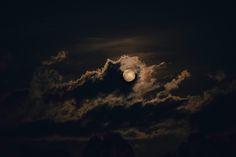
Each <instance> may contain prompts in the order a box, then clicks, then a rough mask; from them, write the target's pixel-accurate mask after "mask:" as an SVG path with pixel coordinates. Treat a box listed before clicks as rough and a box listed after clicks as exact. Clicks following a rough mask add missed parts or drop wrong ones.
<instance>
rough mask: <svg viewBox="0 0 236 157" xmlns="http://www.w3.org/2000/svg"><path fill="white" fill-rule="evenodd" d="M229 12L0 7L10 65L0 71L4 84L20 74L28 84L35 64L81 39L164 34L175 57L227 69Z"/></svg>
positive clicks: (226, 5) (195, 7) (221, 8)
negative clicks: (168, 36)
mask: <svg viewBox="0 0 236 157" xmlns="http://www.w3.org/2000/svg"><path fill="white" fill-rule="evenodd" d="M234 13H235V10H234V5H233V4H232V3H231V2H216V1H212V2H202V3H200V2H196V3H194V2H188V3H181V2H173V3H168V2H156V3H128V2H120V3H111V2H110V3H102V2H73V3H69V2H33V1H24V2H22V1H7V2H1V54H3V56H4V55H5V54H6V53H9V55H8V56H5V57H6V58H7V59H4V57H1V58H2V59H1V62H6V63H4V64H9V63H8V62H12V64H11V65H10V66H9V65H8V67H7V68H8V70H3V71H4V75H3V76H4V77H5V78H4V80H6V78H7V80H9V79H10V80H11V79H13V80H12V81H11V82H15V83H16V81H14V78H16V77H17V75H19V73H20V75H21V76H22V77H24V78H25V79H27V81H28V79H29V77H30V76H31V74H32V71H33V70H34V68H35V66H36V65H37V64H38V63H39V62H40V60H42V59H43V58H45V57H47V56H50V53H55V52H57V51H59V50H62V49H64V50H70V49H71V47H73V46H74V45H75V44H78V43H80V42H81V40H83V39H84V38H87V37H99V36H100V37H101V36H102V37H103V36H111V37H113V36H115V37H116V36H129V35H143V34H144V35H147V36H149V35H150V34H153V32H162V31H166V30H167V31H174V32H178V33H179V34H180V35H178V37H177V38H176V39H173V40H170V39H168V40H169V41H167V42H168V47H169V49H170V48H172V50H173V51H175V52H177V54H178V56H180V57H178V58H188V60H191V62H192V61H196V60H198V62H200V63H204V64H207V65H209V66H219V67H220V66H226V67H227V68H232V65H233V63H234V52H235V47H234V35H235V29H234V28H235V22H234V17H235V16H234ZM157 36H158V35H157ZM161 38H162V37H161ZM111 53H112V52H111ZM2 60H4V61H2ZM7 60H8V61H7ZM185 61H186V59H184V60H183V62H185ZM9 69H11V70H13V71H14V72H13V73H14V75H12V74H13V73H12V72H10V70H9ZM6 71H7V72H6ZM231 71H232V69H231ZM9 73H10V74H9ZM22 79H23V78H22ZM23 80H24V79H23ZM18 81H19V80H18ZM18 81H17V82H18ZM27 81H26V83H27Z"/></svg>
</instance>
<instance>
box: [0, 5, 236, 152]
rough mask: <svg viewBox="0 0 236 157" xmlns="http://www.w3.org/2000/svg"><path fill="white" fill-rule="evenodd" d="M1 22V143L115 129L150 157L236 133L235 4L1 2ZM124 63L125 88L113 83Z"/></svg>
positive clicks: (138, 150) (121, 84)
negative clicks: (129, 77)
mask: <svg viewBox="0 0 236 157" xmlns="http://www.w3.org/2000/svg"><path fill="white" fill-rule="evenodd" d="M0 22H1V25H0V73H1V78H0V81H1V83H0V94H1V97H0V98H1V99H0V102H1V106H0V107H1V112H0V113H2V116H0V118H1V120H0V124H1V127H2V128H4V129H3V130H4V131H3V133H2V132H1V135H3V136H4V134H5V133H6V134H7V135H8V136H9V137H12V136H13V137H14V136H16V137H19V138H20V141H21V137H25V136H26V137H28V135H29V137H31V138H32V137H33V138H35V137H40V138H41V137H44V136H50V135H59V136H66V137H67V136H71V137H75V138H77V137H79V138H83V137H90V135H92V134H94V133H97V132H99V133H100V132H106V131H110V130H112V131H113V130H115V131H117V130H118V131H120V132H121V133H122V135H123V136H124V137H125V138H127V139H134V140H137V139H138V138H145V139H146V138H147V139H148V140H146V141H145V140H144V141H142V142H140V143H138V142H137V143H136V141H132V143H134V144H133V146H134V149H135V151H137V152H140V153H141V154H142V153H143V154H142V155H145V154H146V153H148V154H149V155H150V156H151V155H154V154H155V146H162V145H163V151H164V150H165V151H166V152H167V151H170V150H172V149H174V148H176V147H177V146H178V145H180V143H181V142H182V141H184V140H186V139H188V137H189V135H191V134H192V133H195V132H201V134H204V136H207V138H210V139H211V138H214V137H213V136H217V137H218V136H220V137H219V138H221V137H223V138H228V136H229V135H228V134H227V133H229V132H230V133H232V132H233V133H234V134H235V126H234V125H233V123H234V122H235V121H234V120H233V119H235V116H233V112H232V111H235V107H233V104H234V94H235V89H236V87H235V86H236V85H235V84H236V83H235V76H236V75H235V44H234V43H235V6H234V5H233V2H230V1H227V2H217V1H212V2H210V1H205V2H202V3H200V2H196V3H194V2H188V3H181V2H179V1H176V2H174V3H170V2H169V3H168V2H164V1H163V2H156V3H148V2H143V3H138V2H136V3H128V2H119V3H112V2H110V3H102V2H73V3H69V2H59V1H58V2H34V1H24V2H22V1H8V2H1V3H0ZM60 51H65V52H66V53H65V54H64V53H59V54H58V55H57V53H58V52H60ZM123 54H126V55H129V56H131V57H123V58H122V57H121V56H122V55H123ZM64 55H65V56H64ZM52 56H54V57H52ZM55 56H56V57H55ZM135 56H138V57H139V59H137V58H135ZM107 58H110V59H112V60H113V61H111V62H109V61H108V62H106V60H107ZM119 58H120V60H119ZM62 60H63V61H62ZM162 62H165V67H164V68H163V69H162ZM105 63H107V66H105ZM127 63H128V64H127ZM129 63H130V64H131V63H132V64H131V66H132V67H133V66H134V67H135V68H137V69H138V70H137V72H136V74H137V78H136V80H135V81H134V82H133V83H131V84H127V83H126V82H124V80H122V79H121V77H120V76H121V74H122V72H123V69H122V66H123V67H127V66H128V67H129V66H130V65H129ZM123 64H124V65H123ZM163 64H164V63H163ZM152 65H153V66H152ZM159 66H160V67H161V68H160V69H158V68H159ZM97 68H102V69H103V71H102V72H100V71H99V70H97ZM165 68H166V69H165ZM86 71H90V72H91V73H85V72H86ZM153 71H154V72H157V73H155V74H152V72H153ZM82 74H84V75H83V76H84V77H81V75H82ZM61 77H63V79H61ZM70 80H72V83H71V82H70ZM75 80H77V82H76V81H75ZM153 80H155V81H153ZM73 81H75V82H74V84H73ZM152 81H153V82H152ZM182 82H183V83H182ZM55 84H56V86H54V87H53V88H51V86H53V85H55ZM182 84H183V85H182ZM62 86H63V87H62ZM156 93H157V94H156ZM138 98H142V100H141V101H140V100H139V99H138ZM119 103H123V105H127V106H128V107H124V106H119V105H120V104H119ZM117 104H119V105H118V106H116V105H117ZM222 104H223V105H224V106H226V107H224V108H223V109H222V107H221V105H222ZM107 106H108V107H107ZM114 106H115V107H114ZM219 114H221V117H223V118H219V116H218V115H219ZM121 115H122V116H121ZM80 116H81V117H80ZM206 119H207V121H206ZM215 119H216V120H215ZM216 121H217V122H216ZM218 122H219V125H217V124H218ZM12 128H14V129H12ZM12 130H13V131H12ZM225 134H226V135H225ZM197 136H198V135H197ZM225 136H226V137H225ZM154 137H155V138H157V140H156V139H155V138H154ZM162 138H164V140H163V139H162ZM9 139H10V138H9ZM59 139H60V138H59ZM170 139H171V140H170ZM165 140H166V141H167V142H166V143H165V142H163V141H165ZM188 140H189V142H190V143H191V142H192V141H191V140H192V139H188ZM207 140H209V139H207ZM21 142H22V141H21ZM208 142H209V141H208ZM218 142H219V143H220V142H222V141H220V140H219V141H218ZM231 142H232V141H231ZM233 142H235V141H233ZM22 143H24V142H22ZM166 145H171V146H170V147H168V146H166ZM9 146H11V143H10V144H9ZM149 146H150V147H149ZM26 147H27V146H26ZM35 147H37V145H36V146H35ZM44 147H50V146H44ZM160 152H161V153H160ZM160 152H159V154H162V153H163V152H162V151H160ZM156 153H157V152H156Z"/></svg>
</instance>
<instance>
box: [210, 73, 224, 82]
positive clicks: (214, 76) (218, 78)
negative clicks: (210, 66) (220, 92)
mask: <svg viewBox="0 0 236 157" xmlns="http://www.w3.org/2000/svg"><path fill="white" fill-rule="evenodd" d="M208 77H209V78H210V79H212V80H215V81H218V82H221V81H223V80H224V79H226V74H225V73H224V72H223V71H217V72H215V73H212V74H208Z"/></svg>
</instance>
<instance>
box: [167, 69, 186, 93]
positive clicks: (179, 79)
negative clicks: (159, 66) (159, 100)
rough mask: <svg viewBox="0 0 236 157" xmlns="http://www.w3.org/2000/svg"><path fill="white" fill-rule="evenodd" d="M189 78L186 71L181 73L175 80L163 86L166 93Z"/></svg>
mask: <svg viewBox="0 0 236 157" xmlns="http://www.w3.org/2000/svg"><path fill="white" fill-rule="evenodd" d="M188 77H190V73H189V72H188V71H187V70H184V71H182V72H181V73H180V74H179V75H178V76H177V77H176V78H174V79H173V80H171V81H170V82H168V83H166V84H165V85H164V87H165V89H166V90H167V91H171V90H173V89H176V88H178V87H179V84H180V83H181V82H182V81H184V80H185V79H186V78H188Z"/></svg>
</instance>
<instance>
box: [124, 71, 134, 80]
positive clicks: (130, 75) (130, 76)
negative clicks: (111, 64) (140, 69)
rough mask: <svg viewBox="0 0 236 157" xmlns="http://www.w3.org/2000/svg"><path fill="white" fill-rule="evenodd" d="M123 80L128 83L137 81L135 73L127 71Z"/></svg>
mask: <svg viewBox="0 0 236 157" xmlns="http://www.w3.org/2000/svg"><path fill="white" fill-rule="evenodd" d="M123 78H124V80H125V81H127V82H132V81H133V80H134V79H135V72H134V71H133V70H130V69H127V70H125V71H124V72H123Z"/></svg>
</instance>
